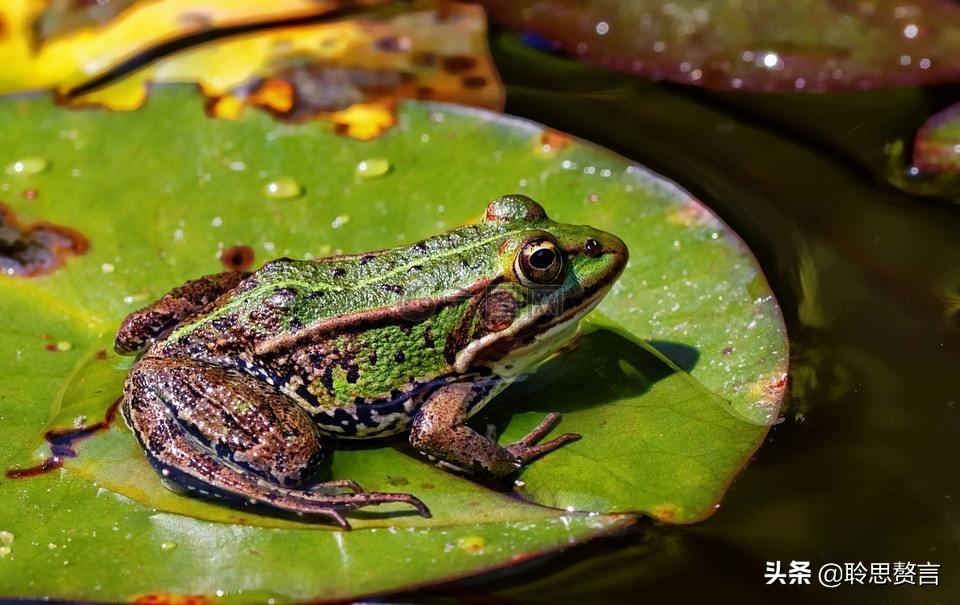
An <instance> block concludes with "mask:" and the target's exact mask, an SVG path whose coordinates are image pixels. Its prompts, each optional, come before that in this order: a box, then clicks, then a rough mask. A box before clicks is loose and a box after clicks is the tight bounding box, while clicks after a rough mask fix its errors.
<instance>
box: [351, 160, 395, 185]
mask: <svg viewBox="0 0 960 605" xmlns="http://www.w3.org/2000/svg"><path fill="white" fill-rule="evenodd" d="M388 172H390V160H387V159H384V158H371V159H369V160H363V161H362V162H360V163H359V164H357V170H356V174H357V176H358V177H360V178H362V179H368V180H369V179H378V178H380V177H382V176H385V175H386V174H387V173H388Z"/></svg>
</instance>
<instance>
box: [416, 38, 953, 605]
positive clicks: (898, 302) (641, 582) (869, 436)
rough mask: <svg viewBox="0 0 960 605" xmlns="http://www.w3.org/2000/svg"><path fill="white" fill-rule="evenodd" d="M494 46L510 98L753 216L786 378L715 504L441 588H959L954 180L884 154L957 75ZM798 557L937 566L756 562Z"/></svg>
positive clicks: (745, 596)
mask: <svg viewBox="0 0 960 605" xmlns="http://www.w3.org/2000/svg"><path fill="white" fill-rule="evenodd" d="M492 45H493V47H494V48H493V50H494V54H495V58H496V61H497V65H498V68H499V69H500V70H501V74H502V76H503V78H504V82H505V84H506V86H507V91H508V102H507V112H508V113H512V114H515V115H519V116H523V117H528V118H531V119H534V120H536V121H539V122H542V123H544V124H547V125H549V126H552V127H555V128H558V129H560V130H564V131H567V132H570V133H572V134H575V135H578V136H581V137H583V138H586V139H588V140H591V141H594V142H596V143H598V144H600V145H603V146H606V147H608V148H611V149H613V150H616V151H618V152H620V153H622V154H623V155H625V156H627V157H629V158H631V159H633V160H636V161H639V162H641V163H642V164H644V165H646V166H648V167H650V168H652V169H653V170H655V171H658V172H660V173H661V174H663V175H665V176H667V177H668V178H671V179H673V180H675V181H676V182H678V183H679V184H680V185H681V186H683V187H684V188H686V189H688V190H689V191H691V192H692V193H693V194H694V195H696V196H697V197H698V198H699V199H701V200H702V201H704V202H705V203H706V204H707V205H708V206H710V207H711V208H713V209H714V210H715V211H716V212H718V213H719V214H720V216H721V217H722V218H724V219H725V220H726V221H727V222H728V223H729V224H730V225H731V226H732V227H733V228H734V229H736V230H737V231H738V232H739V233H740V234H741V236H742V237H743V238H744V239H745V240H746V241H747V243H748V244H749V245H750V247H751V248H752V249H753V251H754V252H755V254H756V255H757V256H758V258H759V260H760V263H761V265H762V267H763V269H764V271H765V272H766V275H767V278H768V279H769V281H770V283H771V285H772V287H773V289H774V291H775V292H776V294H777V297H778V298H779V301H780V304H781V305H782V308H783V312H784V315H785V317H786V321H787V325H788V329H789V334H790V339H791V364H792V367H791V372H790V382H791V387H790V394H789V396H788V401H787V408H786V410H785V421H784V422H783V423H781V424H779V425H777V426H775V427H773V429H772V430H771V431H770V434H769V436H768V438H767V440H766V443H765V444H764V445H763V447H762V448H761V449H760V451H759V452H758V454H757V455H756V456H755V458H754V460H753V461H752V462H751V464H750V465H749V466H748V467H747V469H746V470H745V472H744V473H743V474H742V475H741V476H740V477H739V479H738V480H737V481H736V482H735V483H734V485H733V487H732V489H731V490H730V492H729V493H728V495H727V497H726V499H725V500H724V502H723V506H722V508H721V509H720V510H719V511H718V512H717V514H716V515H715V516H714V517H713V518H711V519H709V520H708V521H706V522H703V523H700V524H698V525H692V526H673V527H671V526H661V525H655V524H650V523H645V524H644V523H642V524H640V526H639V527H637V528H636V529H635V530H634V531H632V532H631V533H629V534H627V535H623V536H617V537H612V538H609V539H605V540H601V541H597V542H594V543H592V544H589V545H586V546H584V547H580V548H575V549H572V550H571V551H568V552H567V553H564V554H561V555H558V556H555V557H553V558H552V559H548V560H546V561H540V562H538V563H534V564H532V565H529V566H527V567H523V568H520V569H514V570H510V571H508V572H503V573H502V574H501V575H498V576H486V577H484V578H482V579H480V580H475V581H472V582H470V583H469V584H463V583H460V584H454V585H448V586H446V587H441V588H439V589H436V590H434V591H432V592H431V593H430V594H431V595H432V596H433V597H435V598H437V599H439V600H446V599H447V598H450V597H453V598H456V599H460V598H464V597H466V595H470V602H483V603H487V602H490V603H521V602H522V603H556V602H588V601H592V602H596V601H601V600H610V601H613V602H617V601H620V602H622V601H629V600H636V599H640V598H642V599H643V600H645V601H650V600H656V599H657V598H670V599H671V600H675V599H678V598H680V599H683V600H692V599H697V600H699V599H711V600H713V599H716V598H717V597H718V595H724V596H730V597H735V598H736V600H737V602H741V603H752V602H767V601H769V600H770V599H773V598H776V599H778V600H779V602H785V603H792V602H797V603H801V602H803V603H806V602H809V601H810V600H812V599H814V598H816V599H817V600H818V601H822V600H823V599H824V598H830V599H831V600H834V599H835V600H838V601H845V602H846V601H850V600H854V601H860V600H869V601H870V602H874V601H882V602H925V603H926V602H958V599H960V574H958V572H957V570H958V567H960V523H958V522H960V515H958V505H960V472H958V471H960V468H958V466H960V465H958V461H960V439H958V437H960V430H958V426H960V262H958V260H960V206H957V205H956V203H955V202H954V203H951V202H950V200H949V196H951V195H952V196H953V197H954V199H957V200H960V196H958V195H957V191H958V188H957V186H956V184H957V181H956V180H953V179H942V178H941V179H935V180H932V181H931V180H915V181H914V180H910V179H909V178H907V177H904V176H903V174H901V173H900V172H899V171H901V170H902V169H903V168H902V164H901V163H898V161H897V160H898V158H897V157H894V158H893V159H890V158H889V157H888V156H887V155H886V152H889V151H890V150H891V149H894V148H895V147H896V146H895V145H894V146H889V145H888V144H889V143H895V142H896V141H898V140H900V141H903V143H904V145H905V147H906V148H907V149H909V145H910V141H911V140H912V135H913V132H915V129H916V127H917V126H918V125H919V124H921V123H922V122H923V120H924V118H925V117H927V116H928V115H930V113H931V112H932V111H934V110H936V109H938V108H941V107H943V106H945V105H946V104H947V103H949V102H950V101H951V100H956V99H957V98H960V90H958V89H955V88H954V89H949V88H940V89H927V90H903V91H892V92H875V93H846V94H829V95H777V96H760V95H749V94H740V95H733V94H717V93H708V92H704V91H698V90H693V89H689V88H684V87H679V86H674V85H665V84H654V83H649V82H644V81H640V80H636V79H632V78H629V77H626V76H622V75H618V74H612V73H607V72H603V71H600V70H597V69H594V68H591V67H587V66H583V65H579V64H577V63H574V62H572V61H568V60H565V59H562V58H558V57H549V56H547V55H544V54H541V53H537V52H535V51H532V50H530V49H527V48H525V47H524V46H523V45H522V44H521V43H520V42H519V41H518V40H517V39H516V38H515V37H514V36H512V35H508V34H497V35H495V36H494V38H493V39H492ZM891 183H899V184H900V185H901V186H902V187H905V188H908V189H909V190H910V191H913V192H915V193H914V194H910V193H905V192H904V191H903V190H901V189H899V188H897V187H895V186H894V185H893V184H891ZM931 194H933V195H931ZM791 560H801V561H811V563H812V565H813V568H814V569H815V570H816V569H817V568H818V567H819V566H820V565H822V564H824V563H831V562H832V563H839V564H841V565H842V564H843V563H846V562H853V563H856V562H863V563H864V564H865V565H866V567H867V568H869V567H870V563H894V562H897V561H912V562H919V563H926V562H928V561H929V562H932V563H938V564H940V566H941V567H940V574H939V576H940V585H939V586H938V587H931V586H923V587H910V586H903V585H901V586H889V585H888V586H863V587H860V586H857V587H851V586H841V587H839V588H837V589H836V590H834V591H832V592H828V591H826V590H823V589H818V588H817V587H815V586H814V587H811V586H765V580H764V570H765V563H766V562H767V561H783V562H784V565H785V566H786V565H787V564H788V563H789V561H791ZM814 584H816V579H814ZM423 596H425V595H424V594H423V593H420V594H419V595H418V597H420V598H422V597H423Z"/></svg>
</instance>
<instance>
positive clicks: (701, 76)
mask: <svg viewBox="0 0 960 605" xmlns="http://www.w3.org/2000/svg"><path fill="white" fill-rule="evenodd" d="M483 4H484V5H485V6H486V7H487V8H488V10H489V11H490V14H491V16H492V17H493V18H494V19H496V20H498V21H500V22H502V23H503V24H505V25H506V26H508V27H511V28H513V29H518V30H521V31H524V32H528V33H531V34H535V35H536V36H539V37H542V39H544V40H545V41H546V43H547V44H548V45H550V46H553V47H555V48H557V49H562V50H564V51H566V52H568V53H571V54H574V55H576V56H578V57H582V58H583V59H585V60H588V61H591V62H594V63H597V64H599V65H601V66H603V67H607V68H611V69H616V70H620V71H625V72H629V73H634V74H637V75H642V76H644V77H648V78H653V79H657V80H661V79H663V80H672V81H674V82H682V83H686V84H695V85H700V86H705V87H709V88H719V89H743V90H757V91H775V90H776V91H793V90H798V91H824V90H841V89H843V90H847V89H853V90H859V89H868V88H881V87H891V86H915V85H919V84H933V83H938V82H951V81H956V78H957V73H958V70H960V59H958V57H960V6H957V5H956V4H955V3H952V2H942V1H938V0H918V1H916V2H911V3H903V2H901V1H900V0H865V1H856V2H853V1H843V2H833V1H827V0H801V1H797V2H790V3H789V4H785V3H783V2H778V1H775V0H761V1H759V2H753V3H750V4H749V5H745V4H744V3H743V2H740V1H739V0H671V1H669V2H666V1H659V2H619V1H617V0H527V1H524V2H516V1H506V0H485V2H484V3H483Z"/></svg>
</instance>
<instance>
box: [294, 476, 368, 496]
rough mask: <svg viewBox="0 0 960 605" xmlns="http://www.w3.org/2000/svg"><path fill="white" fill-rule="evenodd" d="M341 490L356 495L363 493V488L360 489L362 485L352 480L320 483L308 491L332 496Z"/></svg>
mask: <svg viewBox="0 0 960 605" xmlns="http://www.w3.org/2000/svg"><path fill="white" fill-rule="evenodd" d="M340 490H348V491H350V492H353V493H354V494H362V493H363V488H362V487H360V484H359V483H357V482H356V481H354V480H352V479H334V480H332V481H324V482H323V483H318V484H316V485H314V486H311V487H310V489H309V490H308V491H310V492H314V493H322V494H332V493H337V492H339V491H340Z"/></svg>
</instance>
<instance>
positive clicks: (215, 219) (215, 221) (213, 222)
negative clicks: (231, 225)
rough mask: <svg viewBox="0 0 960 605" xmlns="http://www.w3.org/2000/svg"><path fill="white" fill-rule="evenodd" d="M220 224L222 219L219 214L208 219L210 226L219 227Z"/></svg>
mask: <svg viewBox="0 0 960 605" xmlns="http://www.w3.org/2000/svg"><path fill="white" fill-rule="evenodd" d="M221 225H223V219H222V218H221V217H219V216H215V217H213V220H211V221H210V226H211V227H219V226H221Z"/></svg>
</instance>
